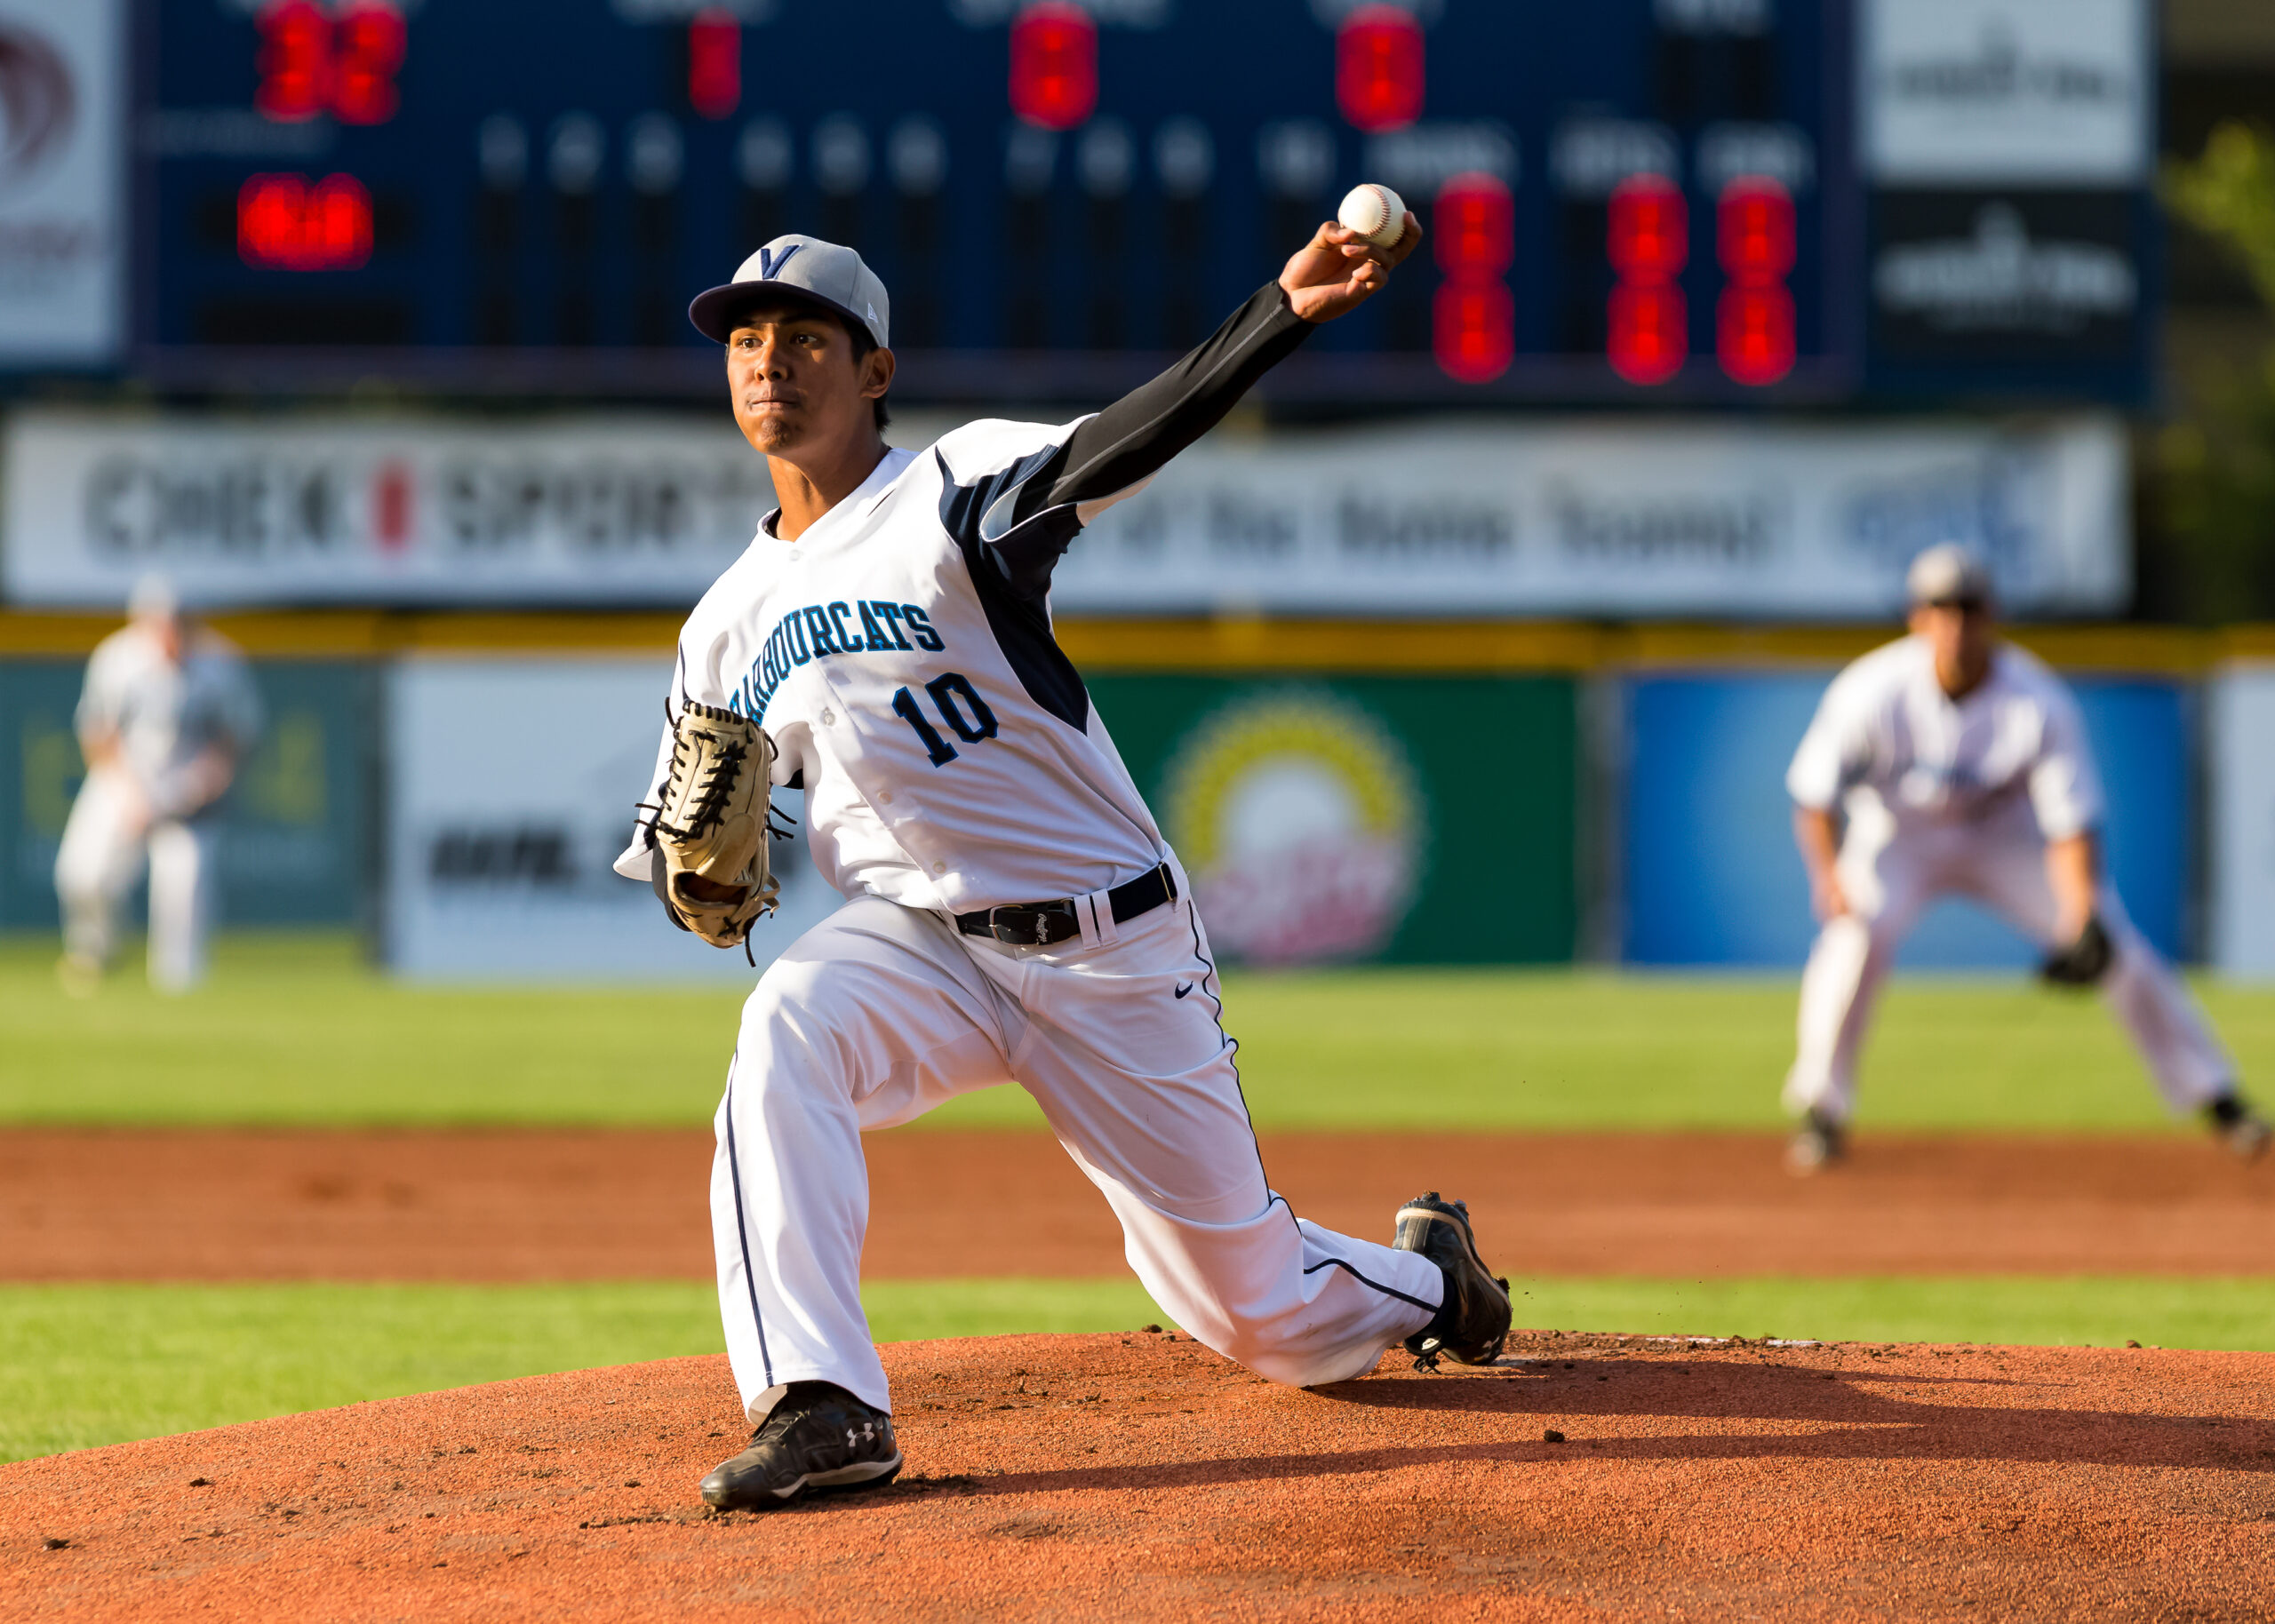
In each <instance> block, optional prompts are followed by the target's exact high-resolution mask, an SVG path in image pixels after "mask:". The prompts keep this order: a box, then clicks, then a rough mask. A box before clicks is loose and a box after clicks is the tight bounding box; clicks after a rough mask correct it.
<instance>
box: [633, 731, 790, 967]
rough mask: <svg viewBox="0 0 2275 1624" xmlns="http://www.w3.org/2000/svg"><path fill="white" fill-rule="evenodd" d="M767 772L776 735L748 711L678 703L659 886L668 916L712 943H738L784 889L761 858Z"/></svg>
mask: <svg viewBox="0 0 2275 1624" xmlns="http://www.w3.org/2000/svg"><path fill="white" fill-rule="evenodd" d="M773 770H774V742H773V741H772V740H771V739H770V738H768V737H767V736H766V735H765V733H764V732H763V731H762V730H761V729H760V728H759V727H758V725H757V724H756V723H755V722H754V721H752V720H750V719H749V718H747V717H744V716H738V715H736V714H735V712H732V711H725V710H721V709H719V708H718V707H716V706H714V705H698V704H696V703H695V702H694V701H693V700H689V701H688V702H687V703H686V704H685V705H683V706H682V708H681V710H680V714H679V720H678V721H676V722H675V723H674V724H673V727H672V770H671V776H670V778H669V779H668V780H667V781H666V783H665V785H664V796H663V804H662V805H661V806H660V807H659V808H657V811H656V825H655V827H656V853H657V856H658V857H659V864H658V871H657V875H656V890H657V894H658V895H659V896H662V898H663V899H664V908H665V911H666V912H668V913H669V914H670V915H671V916H672V923H674V924H675V925H677V926H678V927H680V928H681V929H682V930H691V931H693V932H694V933H695V934H696V935H698V936H701V937H702V938H703V939H704V940H705V941H706V942H708V943H711V945H712V946H714V947H734V946H738V945H740V944H743V943H745V941H746V938H747V937H748V936H749V935H750V927H751V926H752V924H753V923H754V921H755V920H756V919H757V918H758V916H759V915H760V914H762V913H768V912H772V911H773V909H774V906H775V897H776V893H777V892H778V891H779V890H780V887H779V886H778V885H777V884H776V882H775V880H774V876H773V875H772V874H771V873H770V872H768V869H767V860H766V834H767V810H768V806H769V801H768V789H769V784H770V777H771V776H772V773H773ZM746 951H747V949H746Z"/></svg>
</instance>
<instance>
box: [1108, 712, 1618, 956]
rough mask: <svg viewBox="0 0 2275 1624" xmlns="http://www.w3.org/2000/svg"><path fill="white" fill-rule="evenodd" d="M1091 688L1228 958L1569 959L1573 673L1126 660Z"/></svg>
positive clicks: (1573, 901)
mask: <svg viewBox="0 0 2275 1624" xmlns="http://www.w3.org/2000/svg"><path fill="white" fill-rule="evenodd" d="M1090 688H1091V694H1092V697H1093V698H1094V699H1095V700H1096V702H1097V705H1098V714H1099V716H1100V717H1101V718H1102V719H1103V720H1105V721H1106V725H1107V727H1108V728H1110V729H1111V730H1112V732H1113V734H1114V741H1115V743H1116V744H1118V745H1119V746H1120V747H1121V749H1122V754H1123V758H1124V759H1125V760H1127V761H1128V763H1129V765H1130V772H1131V775H1132V776H1134V777H1135V778H1136V780H1137V783H1138V789H1139V790H1140V792H1143V793H1144V794H1145V797H1146V799H1147V801H1148V803H1149V804H1150V805H1151V806H1152V807H1153V811H1154V814H1155V816H1158V817H1159V818H1160V820H1161V830H1162V832H1163V833H1164V834H1165V835H1166V836H1167V837H1168V839H1169V844H1170V845H1171V846H1173V847H1174V848H1176V849H1177V855H1178V856H1179V857H1180V858H1181V859H1182V860H1183V862H1184V864H1185V869H1186V871H1187V872H1188V873H1190V875H1191V876H1192V878H1193V889H1194V893H1195V896H1196V898H1197V900H1198V901H1199V903H1200V904H1201V910H1202V916H1203V918H1205V919H1207V921H1208V925H1209V939H1210V941H1211V943H1213V944H1214V946H1215V947H1216V948H1217V951H1218V952H1219V953H1221V954H1222V955H1223V956H1224V957H1225V959H1228V960H1231V961H1233V962H1239V963H1246V964H1254V965H1271V966H1287V965H1302V964H1320V963H1337V962H1339V963H1351V962H1361V961H1389V962H1395V963H1419V964H1467V963H1499V962H1510V961H1543V960H1547V961H1554V960H1560V959H1569V958H1571V957H1572V953H1573V946H1574V934H1575V929H1576V920H1577V884H1576V878H1575V866H1574V844H1573V843H1574V834H1575V829H1574V817H1575V812H1574V796H1575V793H1576V790H1577V724H1576V720H1575V717H1576V709H1575V688H1574V685H1573V683H1572V682H1571V681H1569V680H1567V679H1564V678H1549V677H1537V678H1515V679H1495V678H1474V679H1465V678H1444V677H1370V678H1336V679H1332V680H1313V679H1309V678H1306V679H1303V680H1297V679H1292V678H1291V679H1286V680H1273V679H1259V680H1250V681H1234V680H1231V679H1225V678H1217V677H1207V676H1190V677H1188V676H1121V677H1100V678H1098V679H1096V680H1095V681H1093V682H1092V683H1091V685H1090Z"/></svg>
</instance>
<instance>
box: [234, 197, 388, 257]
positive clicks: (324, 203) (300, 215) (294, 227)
mask: <svg viewBox="0 0 2275 1624" xmlns="http://www.w3.org/2000/svg"><path fill="white" fill-rule="evenodd" d="M237 257H238V258H239V259H243V261H244V262H245V263H246V264H247V265H250V266H253V267H257V268H259V269H261V270H275V271H352V270H355V268H357V267H359V266H362V265H363V264H365V263H366V262H367V261H369V260H370V259H371V193H369V192H367V191H365V190H364V189H363V182H362V181H360V180H358V179H355V176H353V175H327V176H325V177H324V178H323V179H322V180H319V181H315V182H314V183H313V184H311V183H310V181H309V179H308V178H307V176H306V175H254V176H251V177H250V178H248V179H246V181H245V183H244V185H243V186H242V187H238V188H237Z"/></svg>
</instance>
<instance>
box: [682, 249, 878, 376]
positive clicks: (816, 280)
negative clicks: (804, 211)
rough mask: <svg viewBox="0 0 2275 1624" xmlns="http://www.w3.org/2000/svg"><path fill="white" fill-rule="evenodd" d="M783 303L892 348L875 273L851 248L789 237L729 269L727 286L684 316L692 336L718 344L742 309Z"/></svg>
mask: <svg viewBox="0 0 2275 1624" xmlns="http://www.w3.org/2000/svg"><path fill="white" fill-rule="evenodd" d="M785 298H786V299H794V300H796V301H797V302H799V303H802V304H808V305H819V306H821V307H822V308H823V309H825V310H827V311H829V312H830V313H832V314H835V315H841V316H843V317H844V318H845V319H846V320H847V321H849V322H852V323H854V325H856V326H858V327H859V328H861V329H863V330H866V332H867V333H868V335H869V336H870V337H871V338H874V339H875V340H876V341H877V347H878V348H879V349H890V348H891V347H892V345H891V342H890V338H888V337H887V334H888V333H889V332H890V322H889V318H890V315H891V314H892V306H891V305H890V303H889V302H888V301H887V300H886V299H885V284H884V283H882V282H880V281H878V280H877V274H876V273H875V272H874V271H873V270H871V269H870V268H869V267H867V266H866V265H865V264H863V263H862V261H861V256H860V255H858V254H857V253H855V252H854V251H852V250H851V249H850V248H842V247H840V246H839V245H838V244H837V243H825V242H823V241H822V240H821V239H820V238H818V237H808V236H801V235H797V234H796V233H794V232H793V233H792V234H791V235H788V236H782V237H777V238H775V239H774V241H772V242H771V243H768V244H767V245H766V246H765V247H764V248H762V249H760V250H759V251H757V252H756V253H754V254H753V255H752V256H751V257H750V258H749V259H746V260H744V261H743V262H742V264H741V265H739V266H738V267H736V268H735V279H734V280H733V281H732V282H730V283H722V284H721V285H720V286H718V287H715V288H706V289H705V290H704V291H702V292H700V293H698V294H697V295H696V296H695V302H694V303H693V304H691V305H690V306H688V307H687V315H688V319H689V320H690V321H691V322H694V323H695V329H696V330H697V331H698V332H699V333H701V334H702V335H703V336H704V337H705V338H708V339H710V340H711V341H712V342H713V343H714V344H724V343H725V342H726V341H727V340H728V339H729V338H731V337H732V336H733V335H734V330H735V322H736V321H737V320H738V318H739V317H740V316H741V315H742V314H743V313H744V312H745V311H746V310H748V309H749V308H750V307H751V306H753V305H757V304H763V303H764V302H766V301H767V300H768V299H785Z"/></svg>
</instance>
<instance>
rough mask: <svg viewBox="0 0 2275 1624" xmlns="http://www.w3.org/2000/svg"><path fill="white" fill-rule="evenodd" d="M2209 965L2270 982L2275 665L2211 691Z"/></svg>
mask: <svg viewBox="0 0 2275 1624" xmlns="http://www.w3.org/2000/svg"><path fill="white" fill-rule="evenodd" d="M2210 765H2211V778H2212V872H2211V893H2212V962H2213V963H2214V964H2215V965H2217V966H2218V967H2220V968H2221V969H2223V970H2224V971H2226V972H2227V973H2228V974H2230V975H2248V976H2253V977H2256V978H2259V979H2262V980H2275V665H2235V666H2231V667H2230V668H2229V669H2228V670H2226V671H2225V672H2223V673H2221V674H2220V676H2219V677H2218V678H2217V679H2216V680H2215V681H2214V682H2213V684H2212V728H2211V761H2210Z"/></svg>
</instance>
